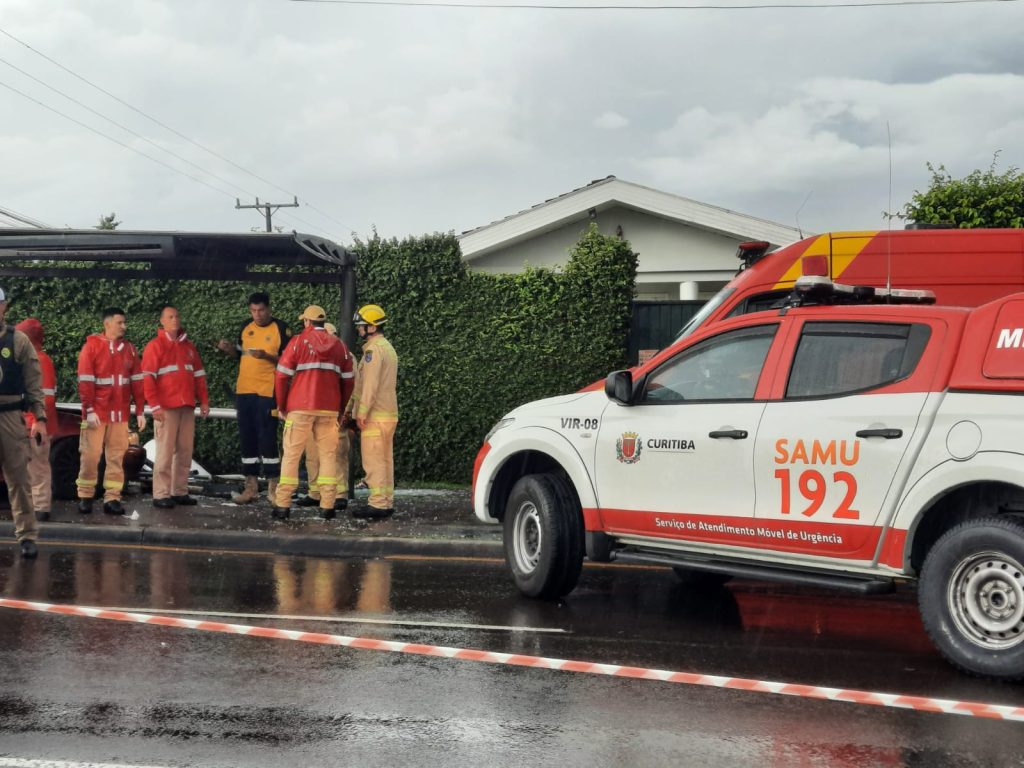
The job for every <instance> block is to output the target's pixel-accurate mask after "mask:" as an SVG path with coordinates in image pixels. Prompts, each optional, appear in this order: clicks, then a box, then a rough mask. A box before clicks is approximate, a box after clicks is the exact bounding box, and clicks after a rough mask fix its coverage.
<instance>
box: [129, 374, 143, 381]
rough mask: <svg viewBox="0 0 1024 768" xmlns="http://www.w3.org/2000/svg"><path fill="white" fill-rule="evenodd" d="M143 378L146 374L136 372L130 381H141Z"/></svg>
mask: <svg viewBox="0 0 1024 768" xmlns="http://www.w3.org/2000/svg"><path fill="white" fill-rule="evenodd" d="M144 378H146V374H144V373H136V374H135V375H134V376H132V381H142V380H143V379H144Z"/></svg>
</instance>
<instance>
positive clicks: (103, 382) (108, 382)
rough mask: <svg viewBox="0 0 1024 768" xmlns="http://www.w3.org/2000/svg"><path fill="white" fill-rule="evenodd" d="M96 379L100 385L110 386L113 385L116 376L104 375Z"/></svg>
mask: <svg viewBox="0 0 1024 768" xmlns="http://www.w3.org/2000/svg"><path fill="white" fill-rule="evenodd" d="M95 381H96V384H97V385H98V386H108V385H113V383H114V378H113V377H112V376H110V377H107V376H104V377H102V378H97V379H95Z"/></svg>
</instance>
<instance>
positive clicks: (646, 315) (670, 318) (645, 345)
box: [628, 301, 705, 365]
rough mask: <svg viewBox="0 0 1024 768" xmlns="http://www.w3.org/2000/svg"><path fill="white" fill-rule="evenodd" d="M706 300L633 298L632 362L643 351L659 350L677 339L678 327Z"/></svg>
mask: <svg viewBox="0 0 1024 768" xmlns="http://www.w3.org/2000/svg"><path fill="white" fill-rule="evenodd" d="M704 303H705V302H703V301H634V302H633V315H632V318H631V321H630V326H629V343H628V350H629V351H628V355H629V358H628V359H629V364H630V365H636V364H637V362H638V361H639V358H640V352H641V350H656V349H657V350H660V349H664V348H665V347H667V346H669V345H670V344H671V343H672V342H673V341H675V339H676V336H677V335H678V333H679V330H680V329H681V328H682V327H683V326H684V325H686V323H687V322H689V320H690V318H692V317H693V316H694V315H696V314H697V313H698V312H699V311H700V308H701V307H703V306H704Z"/></svg>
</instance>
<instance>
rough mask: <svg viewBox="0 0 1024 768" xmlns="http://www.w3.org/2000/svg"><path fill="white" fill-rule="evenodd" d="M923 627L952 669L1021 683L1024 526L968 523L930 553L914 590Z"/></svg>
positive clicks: (998, 520)
mask: <svg viewBox="0 0 1024 768" xmlns="http://www.w3.org/2000/svg"><path fill="white" fill-rule="evenodd" d="M918 604H919V606H920V610H921V619H922V620H923V621H924V627H925V629H926V630H927V632H928V635H929V637H931V639H932V642H933V643H934V644H935V646H936V647H937V648H938V649H939V651H940V652H941V653H942V655H943V656H945V657H946V659H947V660H948V661H949V662H950V663H952V664H953V665H954V666H956V667H959V668H960V669H962V670H964V671H965V672H969V673H971V674H973V675H978V676H980V677H991V678H997V679H1000V680H1008V681H1013V680H1021V679H1024V522H1022V521H1021V520H1019V519H1017V518H1014V517H1010V516H1001V517H988V518H981V519H978V520H968V521H967V522H965V523H961V524H960V525H958V526H956V527H955V528H951V529H950V530H949V531H947V532H946V533H945V534H944V535H943V536H942V538H940V539H939V540H938V541H937V542H936V543H935V546H933V547H932V549H931V551H930V552H929V553H928V556H927V558H926V559H925V561H924V568H923V569H922V570H921V583H920V585H919V587H918Z"/></svg>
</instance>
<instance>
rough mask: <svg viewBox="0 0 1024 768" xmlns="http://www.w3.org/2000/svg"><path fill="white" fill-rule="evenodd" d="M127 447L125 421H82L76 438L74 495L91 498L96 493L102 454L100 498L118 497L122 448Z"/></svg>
mask: <svg viewBox="0 0 1024 768" xmlns="http://www.w3.org/2000/svg"><path fill="white" fill-rule="evenodd" d="M127 449H128V423H127V422H124V421H119V422H117V423H115V424H99V425H96V426H89V424H88V423H87V422H85V421H83V422H82V434H81V435H80V436H79V438H78V454H79V460H80V466H79V470H78V483H77V485H78V498H80V499H91V498H93V497H94V496H96V477H97V474H98V473H99V466H100V456H103V457H105V458H106V460H107V466H106V469H104V470H103V500H104V501H117V500H119V499H120V498H121V490H122V489H123V488H124V452H125V451H126V450H127Z"/></svg>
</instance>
